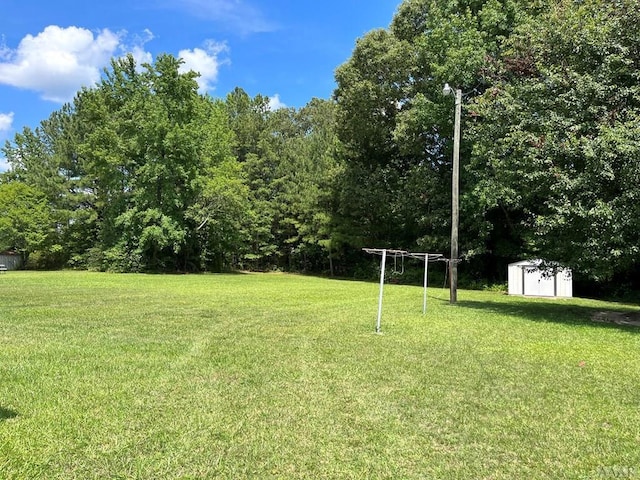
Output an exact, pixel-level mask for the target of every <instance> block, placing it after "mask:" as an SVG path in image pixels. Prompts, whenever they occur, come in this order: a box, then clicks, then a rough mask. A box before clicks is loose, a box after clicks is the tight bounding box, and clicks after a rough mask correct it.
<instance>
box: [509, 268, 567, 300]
mask: <svg viewBox="0 0 640 480" xmlns="http://www.w3.org/2000/svg"><path fill="white" fill-rule="evenodd" d="M541 264H542V260H523V261H521V262H516V263H511V264H509V271H508V274H509V295H526V296H532V297H567V298H568V297H572V296H573V279H572V275H571V270H570V269H568V268H563V267H557V268H555V269H554V270H545V269H542V268H540V265H541Z"/></svg>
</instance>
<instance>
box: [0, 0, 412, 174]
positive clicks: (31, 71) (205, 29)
mask: <svg viewBox="0 0 640 480" xmlns="http://www.w3.org/2000/svg"><path fill="white" fill-rule="evenodd" d="M400 3H401V0H342V1H338V0H322V1H306V0H106V1H100V2H87V0H57V1H52V0H0V6H1V7H2V16H1V17H0V142H1V143H4V141H5V140H7V139H11V138H12V137H13V135H14V134H15V133H16V132H19V131H21V130H22V128H23V127H25V126H29V127H32V128H33V127H36V126H37V125H38V123H39V122H40V121H41V120H44V119H46V118H47V117H48V116H49V115H50V114H51V112H53V111H54V110H57V109H58V108H60V106H61V105H62V103H64V102H65V101H69V100H71V99H72V98H73V95H74V94H75V92H76V91H78V89H79V88H80V87H81V86H83V85H92V84H94V83H95V82H96V81H97V80H98V79H99V76H100V73H101V71H102V68H103V67H105V66H108V64H109V60H110V59H111V58H112V57H114V56H116V57H117V56H122V55H124V54H126V53H127V52H131V53H133V54H134V56H135V57H136V58H137V59H138V60H139V61H152V60H153V59H154V58H155V57H156V56H157V55H158V54H160V53H170V54H172V55H175V56H180V57H182V58H184V59H185V61H186V66H187V67H190V68H191V69H193V70H196V71H198V72H200V73H201V74H202V75H201V78H200V89H201V91H203V92H205V91H206V92H208V93H209V94H211V95H212V96H214V97H224V96H225V95H226V94H227V93H228V92H229V91H231V90H232V89H233V88H235V87H236V86H238V87H242V88H243V89H245V90H246V91H247V92H248V93H249V95H251V96H254V95H256V94H258V93H260V94H262V95H266V96H268V97H270V98H271V99H272V102H273V106H274V107H277V106H282V105H284V106H291V107H301V106H303V105H305V104H306V103H307V102H308V101H309V100H311V99H312V98H313V97H320V98H329V97H330V96H331V93H332V91H333V89H334V87H335V83H334V78H333V72H334V70H335V69H336V67H337V66H339V65H340V64H341V63H343V62H344V61H346V60H347V59H348V58H349V57H350V55H351V52H352V51H353V47H354V46H355V42H356V40H357V39H358V38H359V37H361V36H363V35H364V34H365V33H366V32H368V31H370V30H373V29H375V28H386V27H387V26H388V25H389V23H390V22H391V19H392V17H393V14H394V13H395V11H396V9H397V7H398V5H399V4H400ZM0 157H1V155H0ZM5 168H6V165H5V164H4V162H3V159H2V158H0V171H1V170H4V169H5Z"/></svg>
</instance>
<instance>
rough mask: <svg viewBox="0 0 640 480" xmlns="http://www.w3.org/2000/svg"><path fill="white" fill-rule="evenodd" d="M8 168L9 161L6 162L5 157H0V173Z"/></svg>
mask: <svg viewBox="0 0 640 480" xmlns="http://www.w3.org/2000/svg"><path fill="white" fill-rule="evenodd" d="M7 170H9V162H7V159H6V158H2V157H0V173H2V172H6V171H7Z"/></svg>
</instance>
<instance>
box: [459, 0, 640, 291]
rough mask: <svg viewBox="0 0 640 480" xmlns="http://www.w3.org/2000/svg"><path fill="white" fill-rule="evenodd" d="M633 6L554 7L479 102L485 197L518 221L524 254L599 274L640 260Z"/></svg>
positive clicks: (522, 33)
mask: <svg viewBox="0 0 640 480" xmlns="http://www.w3.org/2000/svg"><path fill="white" fill-rule="evenodd" d="M632 5H635V6H636V7H637V4H636V3H635V2H622V3H621V5H616V4H612V3H610V2H600V1H595V0H594V1H588V2H582V3H580V4H576V3H575V2H567V1H559V2H557V3H555V4H554V6H553V8H551V9H550V10H549V11H548V12H547V13H545V14H544V15H542V16H541V17H538V18H537V19H536V21H535V22H533V21H531V22H527V23H525V24H523V25H522V26H521V27H520V28H519V29H518V30H517V32H516V33H515V34H514V35H513V36H512V37H511V38H510V40H509V49H508V50H506V51H505V54H504V55H503V57H502V58H501V59H500V67H499V68H497V69H496V71H495V73H494V75H495V76H494V78H493V86H492V88H490V89H489V90H487V92H486V93H485V94H484V95H483V96H482V97H479V98H477V100H476V102H475V104H474V105H473V107H472V108H474V110H475V111H476V113H477V114H478V115H479V120H478V121H476V122H475V123H474V125H473V129H472V136H473V139H474V156H473V163H472V165H471V168H472V170H473V175H474V176H475V177H476V178H477V183H476V185H475V187H474V195H475V196H476V198H477V199H479V200H480V202H481V204H482V205H483V206H484V208H485V209H486V210H491V209H502V210H503V211H504V212H505V213H506V214H508V215H509V216H510V217H515V218H517V219H518V222H519V225H514V229H513V233H514V235H517V236H519V237H520V238H522V245H523V247H524V250H525V252H527V253H529V254H530V255H538V256H542V257H544V258H548V259H555V260H560V261H562V262H564V263H565V264H567V265H569V266H572V267H574V268H575V269H576V270H577V271H580V272H582V273H585V274H588V275H590V276H591V277H593V278H596V279H610V278H611V277H612V276H613V275H614V274H615V273H616V272H622V271H625V270H628V269H630V268H633V266H634V265H635V264H637V263H638V261H639V260H640V243H639V242H638V237H637V235H636V232H637V231H638V228H639V227H640V225H639V224H638V220H637V219H638V218H639V215H638V213H640V212H638V211H637V208H638V202H637V184H638V182H637V180H638V178H640V168H639V165H640V148H639V147H640V136H639V133H638V128H637V123H638V119H639V117H640V110H639V107H640V96H639V90H638V88H637V82H638V73H637V72H638V64H637V56H635V54H634V53H633V52H634V51H635V50H636V49H637V39H638V38H639V36H640V35H639V34H640V31H639V30H638V24H637V23H636V24H631V23H629V22H630V17H631V18H633V17H635V18H636V19H638V18H637V17H638V15H637V13H631V11H633V12H635V11H636V10H637V8H633V7H632Z"/></svg>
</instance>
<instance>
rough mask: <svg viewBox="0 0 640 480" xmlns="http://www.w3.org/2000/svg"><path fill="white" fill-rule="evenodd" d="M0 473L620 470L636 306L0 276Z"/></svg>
mask: <svg viewBox="0 0 640 480" xmlns="http://www.w3.org/2000/svg"><path fill="white" fill-rule="evenodd" d="M0 292H1V295H2V302H1V307H0V319H1V320H0V478H2V479H106V478H109V479H114V478H121V479H129V478H132V479H179V478H180V479H189V478H191V479H206V478H225V479H226V478H228V479H243V478H255V479H262V478H264V479H270V478H274V479H275V478H283V479H289V478H291V479H299V478H308V479H320V478H336V479H342V478H346V479H360V478H362V479H383V478H384V479H465V480H466V479H589V478H640V412H639V408H640V389H639V385H640V355H639V352H640V332H639V331H637V330H635V329H633V328H625V327H618V326H613V325H604V324H597V323H593V322H591V321H590V316H591V314H592V312H593V311H600V310H605V309H617V310H625V309H628V310H632V309H633V308H634V307H630V306H624V305H616V304H608V303H603V302H596V301H588V300H578V299H572V300H555V301H554V300H544V299H524V298H513V297H507V296H505V295H501V294H498V293H489V292H471V291H460V292H459V295H458V298H459V303H458V305H457V306H450V305H449V304H448V291H446V290H442V289H437V288H436V289H430V290H429V307H428V312H427V315H425V316H423V315H422V311H421V310H422V290H421V289H420V288H418V287H410V286H397V285H387V286H386V287H385V299H384V312H383V319H382V331H383V334H381V335H377V334H375V333H374V329H375V320H376V314H377V295H378V285H377V284H375V283H362V282H348V281H337V280H328V279H319V278H310V277H302V276H293V275H282V274H237V275H186V276H161V275H115V274H100V273H86V272H55V273H33V272H9V273H7V274H4V275H0Z"/></svg>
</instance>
